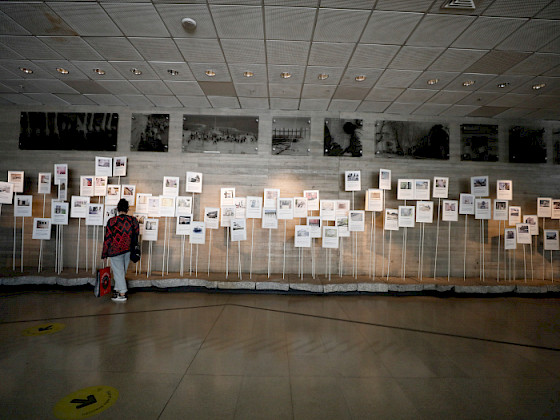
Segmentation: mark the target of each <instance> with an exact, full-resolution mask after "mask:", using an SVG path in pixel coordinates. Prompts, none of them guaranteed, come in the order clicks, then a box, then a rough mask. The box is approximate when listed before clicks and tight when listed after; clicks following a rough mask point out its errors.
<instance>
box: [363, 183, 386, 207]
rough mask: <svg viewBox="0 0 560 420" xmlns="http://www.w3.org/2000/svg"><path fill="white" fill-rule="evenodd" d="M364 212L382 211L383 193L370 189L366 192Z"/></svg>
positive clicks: (376, 189)
mask: <svg viewBox="0 0 560 420" xmlns="http://www.w3.org/2000/svg"><path fill="white" fill-rule="evenodd" d="M366 211H383V191H382V190H381V189H379V188H370V189H369V190H367V191H366Z"/></svg>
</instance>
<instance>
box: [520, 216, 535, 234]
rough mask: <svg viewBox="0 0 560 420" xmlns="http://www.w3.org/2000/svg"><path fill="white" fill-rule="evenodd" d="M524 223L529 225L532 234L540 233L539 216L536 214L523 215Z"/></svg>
mask: <svg viewBox="0 0 560 420" xmlns="http://www.w3.org/2000/svg"><path fill="white" fill-rule="evenodd" d="M523 223H526V224H528V225H529V229H530V230H529V233H530V234H531V235H532V236H537V235H538V234H539V218H538V216H537V215H536V214H529V215H523Z"/></svg>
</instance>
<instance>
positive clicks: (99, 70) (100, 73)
mask: <svg viewBox="0 0 560 420" xmlns="http://www.w3.org/2000/svg"><path fill="white" fill-rule="evenodd" d="M93 72H94V73H97V74H98V75H100V76H103V75H104V74H105V70H102V69H93Z"/></svg>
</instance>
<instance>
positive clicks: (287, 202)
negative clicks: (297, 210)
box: [277, 198, 294, 220]
mask: <svg viewBox="0 0 560 420" xmlns="http://www.w3.org/2000/svg"><path fill="white" fill-rule="evenodd" d="M277 217H278V220H292V219H293V218H294V199H293V198H279V199H278V212H277Z"/></svg>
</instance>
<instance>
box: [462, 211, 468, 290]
mask: <svg viewBox="0 0 560 420" xmlns="http://www.w3.org/2000/svg"><path fill="white" fill-rule="evenodd" d="M467 229H468V227H467V215H466V214H465V248H464V251H463V282H466V281H467Z"/></svg>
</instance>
